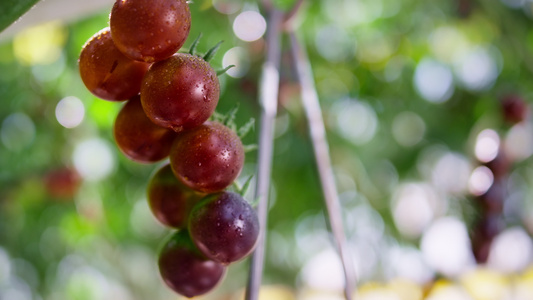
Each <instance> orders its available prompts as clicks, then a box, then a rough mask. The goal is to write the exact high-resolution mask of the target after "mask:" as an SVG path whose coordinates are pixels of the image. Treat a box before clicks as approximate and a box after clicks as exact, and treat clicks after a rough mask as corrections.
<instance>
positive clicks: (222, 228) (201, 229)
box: [188, 192, 259, 264]
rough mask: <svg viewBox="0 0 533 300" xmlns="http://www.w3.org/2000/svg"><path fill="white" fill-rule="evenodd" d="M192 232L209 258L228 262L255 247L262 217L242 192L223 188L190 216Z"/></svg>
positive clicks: (236, 259) (190, 230)
mask: <svg viewBox="0 0 533 300" xmlns="http://www.w3.org/2000/svg"><path fill="white" fill-rule="evenodd" d="M188 228H189V233H190V235H191V239H192V240H193V242H194V244H195V245H196V247H198V249H199V250H200V251H201V252H202V253H203V254H204V255H205V256H207V257H208V258H210V259H212V260H214V261H216V262H220V263H222V264H229V263H232V262H235V261H238V260H240V259H242V258H244V257H246V256H247V255H248V254H250V253H251V252H252V251H253V249H254V248H255V244H256V242H257V238H258V236H259V219H258V218H257V214H256V213H255V211H254V210H253V208H252V207H251V206H250V204H248V202H246V200H244V199H243V198H242V197H241V196H240V195H239V194H236V193H233V192H223V193H219V194H214V195H211V196H208V197H206V198H205V199H204V200H202V201H201V202H200V203H198V204H197V205H196V206H195V207H194V208H193V210H192V211H191V215H190V217H189V226H188Z"/></svg>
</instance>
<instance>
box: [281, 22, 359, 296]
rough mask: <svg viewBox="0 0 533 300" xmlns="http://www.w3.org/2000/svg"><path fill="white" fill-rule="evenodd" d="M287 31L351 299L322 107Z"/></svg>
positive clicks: (302, 52)
mask: <svg viewBox="0 0 533 300" xmlns="http://www.w3.org/2000/svg"><path fill="white" fill-rule="evenodd" d="M289 35H290V40H291V50H292V57H293V61H294V63H295V66H296V77H297V78H298V81H299V82H300V87H301V94H302V102H303V106H304V109H305V114H306V116H307V121H308V124H309V131H310V135H311V141H312V143H313V150H314V153H315V160H316V163H317V167H318V173H319V174H320V183H321V185H322V192H323V193H324V201H325V204H326V207H327V212H328V220H329V224H330V227H331V231H332V233H333V237H334V239H335V243H336V246H337V250H338V251H339V256H340V259H341V262H342V265H343V267H344V278H345V285H344V294H345V297H346V299H347V300H350V299H352V293H353V290H354V285H355V284H356V280H357V279H356V276H355V272H354V269H353V263H352V260H351V258H350V255H349V253H348V249H347V247H346V238H345V235H344V229H343V222H342V213H341V205H340V201H339V195H338V192H337V188H336V186H335V179H334V176H333V170H332V167H331V161H330V156H329V149H328V143H327V140H326V130H325V126H324V119H323V118H322V111H321V109H320V104H319V101H318V94H317V91H316V87H315V83H314V81H313V75H312V70H311V64H310V62H309V59H308V58H307V55H306V53H305V50H304V49H303V48H302V46H301V45H300V43H299V41H298V39H297V38H296V34H295V33H294V31H293V30H290V31H289Z"/></svg>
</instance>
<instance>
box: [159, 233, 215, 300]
mask: <svg viewBox="0 0 533 300" xmlns="http://www.w3.org/2000/svg"><path fill="white" fill-rule="evenodd" d="M159 272H160V274H161V277H162V278H163V281H164V282H165V283H166V285H167V286H168V287H170V288H171V289H172V290H174V291H175V292H177V293H179V294H181V295H183V296H185V297H189V298H191V297H194V296H198V295H202V294H205V293H207V292H209V291H211V290H212V289H213V288H215V287H216V285H217V284H218V283H219V282H220V281H221V280H222V278H223V277H224V275H225V274H226V267H225V266H224V265H222V264H220V263H217V262H214V261H212V260H209V259H207V258H205V257H204V256H203V255H202V254H201V253H200V252H199V251H198V250H197V249H196V248H195V247H194V244H193V243H192V241H191V239H190V237H189V233H188V232H187V230H181V231H178V232H177V233H175V234H174V235H173V236H172V238H171V239H170V240H169V241H168V242H167V244H166V245H165V246H164V248H163V250H162V251H161V253H160V255H159Z"/></svg>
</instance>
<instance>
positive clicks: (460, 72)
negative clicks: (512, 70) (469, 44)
mask: <svg viewBox="0 0 533 300" xmlns="http://www.w3.org/2000/svg"><path fill="white" fill-rule="evenodd" d="M499 72H500V71H499V67H498V65H497V63H496V60H495V59H494V58H493V55H491V53H490V52H489V49H487V48H484V47H476V48H474V49H472V50H470V51H468V52H466V53H464V55H462V56H461V57H460V58H458V59H457V60H456V62H455V73H456V74H457V77H458V78H459V80H460V81H461V83H462V84H463V85H464V87H465V88H466V89H468V90H472V91H480V90H486V89H488V88H490V87H491V86H492V85H493V84H494V81H495V80H496V78H497V77H498V74H499Z"/></svg>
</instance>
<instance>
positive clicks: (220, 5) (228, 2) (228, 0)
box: [213, 0, 243, 15]
mask: <svg viewBox="0 0 533 300" xmlns="http://www.w3.org/2000/svg"><path fill="white" fill-rule="evenodd" d="M242 4H243V2H242V1H241V0H213V6H214V7H215V9H216V10H217V11H218V12H220V13H223V14H226V15H231V14H234V13H236V12H238V11H239V10H240V9H241V8H242Z"/></svg>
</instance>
